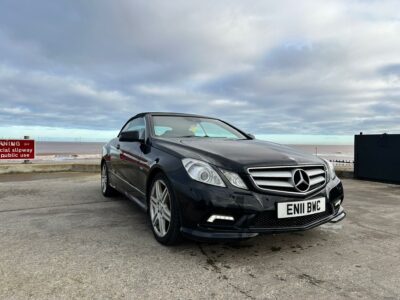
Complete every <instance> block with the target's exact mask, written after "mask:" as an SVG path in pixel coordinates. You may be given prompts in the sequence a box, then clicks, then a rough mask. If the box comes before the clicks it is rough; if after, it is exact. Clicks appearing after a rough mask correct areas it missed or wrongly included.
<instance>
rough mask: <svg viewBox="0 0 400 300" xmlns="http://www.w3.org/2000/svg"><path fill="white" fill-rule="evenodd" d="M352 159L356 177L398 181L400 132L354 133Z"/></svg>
mask: <svg viewBox="0 0 400 300" xmlns="http://www.w3.org/2000/svg"><path fill="white" fill-rule="evenodd" d="M354 160H355V164H354V175H355V177H356V178H359V179H370V180H376V181H383V182H393V183H400V134H380V135H377V134H374V135H364V134H359V135H356V136H355V137H354Z"/></svg>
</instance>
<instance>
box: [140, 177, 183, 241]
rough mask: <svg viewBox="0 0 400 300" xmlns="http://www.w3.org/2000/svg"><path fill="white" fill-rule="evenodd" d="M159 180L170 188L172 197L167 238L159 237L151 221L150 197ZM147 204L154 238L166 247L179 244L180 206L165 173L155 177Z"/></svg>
mask: <svg viewBox="0 0 400 300" xmlns="http://www.w3.org/2000/svg"><path fill="white" fill-rule="evenodd" d="M158 180H162V181H163V182H164V183H165V185H166V187H167V188H168V192H169V197H170V210H171V222H170V224H169V228H168V232H167V234H166V235H165V236H163V237H160V236H158V235H157V233H156V232H155V231H154V228H153V224H152V220H151V214H150V196H151V191H152V190H153V186H154V183H155V182H156V181H158ZM147 198H148V199H147V201H148V202H147V203H148V207H149V209H148V213H147V215H148V218H149V221H150V227H151V231H152V232H153V234H154V237H155V238H156V240H157V241H158V242H160V243H161V244H164V245H172V244H175V243H177V242H178V240H179V238H180V212H179V205H178V201H177V200H176V197H175V193H174V190H173V188H172V185H171V183H170V182H169V180H168V178H167V176H165V175H164V174H163V173H159V174H157V175H156V176H154V178H153V180H152V182H151V186H150V190H149V193H148V196H147Z"/></svg>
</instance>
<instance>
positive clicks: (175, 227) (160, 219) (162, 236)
mask: <svg viewBox="0 0 400 300" xmlns="http://www.w3.org/2000/svg"><path fill="white" fill-rule="evenodd" d="M149 197H150V198H149V217H150V222H151V228H152V230H153V233H154V236H155V238H156V240H157V241H158V242H160V243H161V244H164V245H174V244H177V243H179V242H180V241H181V233H180V218H179V209H178V203H177V201H176V199H175V197H174V194H173V192H172V188H171V187H170V185H169V182H168V179H167V178H166V176H165V175H163V174H161V173H160V174H158V175H156V176H155V178H154V180H153V182H152V185H151V188H150V195H149Z"/></svg>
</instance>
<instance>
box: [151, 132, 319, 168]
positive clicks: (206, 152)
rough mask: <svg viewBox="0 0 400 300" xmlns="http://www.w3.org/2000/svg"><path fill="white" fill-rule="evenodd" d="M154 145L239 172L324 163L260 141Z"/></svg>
mask: <svg viewBox="0 0 400 300" xmlns="http://www.w3.org/2000/svg"><path fill="white" fill-rule="evenodd" d="M154 146H155V147H157V148H159V149H161V150H164V151H167V152H169V153H171V154H173V155H175V156H178V157H180V158H184V157H188V158H195V159H200V160H203V161H206V162H208V163H211V164H213V165H216V166H220V167H223V168H226V169H231V170H236V171H238V172H240V171H244V169H245V168H248V167H256V166H293V165H306V164H307V165H308V164H323V162H322V160H321V159H320V158H318V157H316V156H314V155H311V154H307V153H303V152H301V151H298V150H296V149H293V148H290V147H287V146H283V145H279V144H275V143H271V142H266V141H260V140H230V139H213V138H185V139H158V140H157V141H155V143H154Z"/></svg>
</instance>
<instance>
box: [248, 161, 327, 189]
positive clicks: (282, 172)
mask: <svg viewBox="0 0 400 300" xmlns="http://www.w3.org/2000/svg"><path fill="white" fill-rule="evenodd" d="M298 170H301V171H304V172H305V173H306V174H307V176H308V179H309V188H308V189H307V190H306V191H304V189H303V190H299V189H297V188H296V184H295V182H294V173H295V172H296V171H298ZM247 171H248V173H249V174H250V177H251V179H252V181H253V183H254V185H255V186H256V187H257V188H258V189H260V190H264V191H271V192H276V193H279V194H290V195H308V194H311V193H312V192H314V191H317V190H318V189H321V188H322V187H324V186H325V184H326V176H327V175H326V174H327V173H326V169H325V166H324V165H308V166H289V167H256V168H249V169H247ZM303 174H304V173H303Z"/></svg>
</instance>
